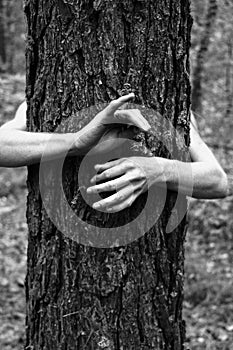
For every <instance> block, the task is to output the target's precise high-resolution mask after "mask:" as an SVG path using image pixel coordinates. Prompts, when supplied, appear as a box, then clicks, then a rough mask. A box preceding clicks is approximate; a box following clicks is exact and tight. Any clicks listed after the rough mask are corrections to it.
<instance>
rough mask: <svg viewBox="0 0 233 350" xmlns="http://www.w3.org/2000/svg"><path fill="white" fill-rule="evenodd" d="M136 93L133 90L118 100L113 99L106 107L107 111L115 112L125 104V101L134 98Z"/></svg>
mask: <svg viewBox="0 0 233 350" xmlns="http://www.w3.org/2000/svg"><path fill="white" fill-rule="evenodd" d="M134 97H135V95H134V93H133V92H131V93H130V94H128V95H124V96H121V97H119V98H118V99H117V100H113V101H111V102H110V103H109V105H108V106H107V107H106V112H107V113H114V112H116V110H117V109H118V108H120V107H122V106H123V105H124V103H127V102H129V101H130V100H132V99H134Z"/></svg>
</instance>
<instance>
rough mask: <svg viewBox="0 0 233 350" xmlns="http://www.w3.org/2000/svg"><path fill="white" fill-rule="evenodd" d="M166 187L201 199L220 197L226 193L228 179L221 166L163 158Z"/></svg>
mask: <svg viewBox="0 0 233 350" xmlns="http://www.w3.org/2000/svg"><path fill="white" fill-rule="evenodd" d="M163 166H164V172H165V174H166V182H167V186H168V189H170V190H173V191H177V192H178V191H180V192H181V193H183V194H185V195H188V196H191V197H194V198H202V199H214V198H221V197H225V196H226V195H227V191H228V181H227V177H226V175H225V173H224V172H223V171H222V169H221V167H219V168H216V166H215V167H214V166H213V165H212V163H207V162H194V163H184V162H180V161H177V160H167V159H164V160H163Z"/></svg>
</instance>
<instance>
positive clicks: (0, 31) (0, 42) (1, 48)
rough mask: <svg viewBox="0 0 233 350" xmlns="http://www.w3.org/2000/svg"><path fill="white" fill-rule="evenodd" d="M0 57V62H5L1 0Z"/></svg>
mask: <svg viewBox="0 0 233 350" xmlns="http://www.w3.org/2000/svg"><path fill="white" fill-rule="evenodd" d="M0 58H1V61H0V63H6V42H5V25H4V13H3V1H2V0H0Z"/></svg>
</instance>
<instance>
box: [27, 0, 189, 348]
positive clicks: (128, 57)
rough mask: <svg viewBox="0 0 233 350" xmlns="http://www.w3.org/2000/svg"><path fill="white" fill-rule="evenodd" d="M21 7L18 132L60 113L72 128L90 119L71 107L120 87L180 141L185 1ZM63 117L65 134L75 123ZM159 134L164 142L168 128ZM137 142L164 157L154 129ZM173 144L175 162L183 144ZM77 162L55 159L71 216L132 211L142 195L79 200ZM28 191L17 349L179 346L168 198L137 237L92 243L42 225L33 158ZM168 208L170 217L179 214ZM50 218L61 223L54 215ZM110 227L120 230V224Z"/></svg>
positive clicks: (185, 87)
mask: <svg viewBox="0 0 233 350" xmlns="http://www.w3.org/2000/svg"><path fill="white" fill-rule="evenodd" d="M25 13H26V17H27V23H28V36H27V52H26V58H27V88H26V94H27V102H28V113H27V117H28V130H31V131H35V132H39V131H40V132H44V131H49V132H52V131H54V130H55V128H56V127H57V126H58V125H59V124H60V123H61V121H62V120H63V121H64V120H66V119H67V120H68V118H69V116H70V115H73V116H75V115H77V117H76V118H77V119H76V125H78V126H79V125H81V124H82V123H84V122H85V123H86V122H87V119H88V118H90V117H89V116H88V115H86V114H85V113H83V114H80V113H78V111H79V110H81V109H83V108H85V107H88V106H91V105H94V104H96V103H97V102H109V101H110V100H112V99H113V98H116V97H118V95H119V91H120V90H121V89H122V87H123V85H124V83H126V82H128V83H130V84H131V86H132V87H133V88H134V89H135V90H136V92H137V101H136V102H137V104H140V105H145V106H147V107H148V108H153V109H156V110H157V111H158V112H159V113H160V114H161V115H162V116H163V118H168V119H169V120H170V121H171V123H172V124H173V125H175V126H176V127H177V128H178V127H179V129H181V130H183V131H182V133H183V135H184V138H185V142H186V144H187V143H188V139H189V137H188V115H189V108H190V84H189V74H188V73H189V56H188V54H189V45H190V30H191V18H190V13H189V2H188V1H177V0H172V1H169V2H167V1H148V0H142V1H132V0H126V1H122V2H121V1H118V0H113V1H104V0H99V1H88V0H69V1H68V0H66V1H64V0H57V1H53V0H38V1H37V0H31V1H25ZM145 117H146V116H145ZM152 117H153V116H150V118H151V123H153V120H152V119H153V118H152ZM164 120H165V119H164ZM74 124H75V123H73V124H72V123H71V125H69V131H74V130H76V129H77V127H76V126H75V125H74ZM155 126H156V125H155ZM162 127H163V128H164V127H165V126H161V128H162ZM161 130H162V129H161ZM161 130H160V133H161V132H162V131H161ZM165 131H166V130H163V132H164V135H166V136H164V137H165V138H166V142H167V144H170V145H173V144H174V142H175V138H174V135H173V134H172V133H171V132H169V130H167V132H165ZM158 133H159V130H158ZM139 138H140V141H141V145H142V147H141V148H142V149H143V145H144V146H145V145H147V147H150V148H151V149H153V154H154V155H157V156H169V155H168V152H167V151H166V150H165V149H164V147H162V145H161V143H160V142H159V141H158V140H157V139H156V135H155V134H153V133H152V134H151V137H150V138H149V139H146V137H145V135H144V136H143V135H141V136H139ZM176 148H177V149H178V151H179V156H180V157H181V158H182V157H183V158H184V157H186V148H185V147H184V146H183V145H181V144H177V145H176ZM81 160H82V159H78V158H75V159H74V158H73V159H67V160H66V161H65V164H64V167H63V187H64V191H65V193H66V197H67V200H68V202H69V203H70V204H71V206H72V209H73V210H74V211H75V212H76V213H77V214H78V215H79V217H81V218H82V219H83V220H86V221H88V222H89V223H91V224H92V225H93V227H95V226H97V225H98V224H99V225H100V226H101V225H102V226H103V227H106V228H111V227H115V226H117V223H120V224H121V225H122V226H123V225H124V223H125V222H127V220H128V221H129V220H130V218H131V217H134V216H135V215H136V216H137V214H138V213H139V212H140V210H141V209H142V206H143V203H144V202H145V200H146V196H147V194H144V195H142V196H141V198H139V200H137V201H136V202H135V203H134V204H133V205H132V206H131V207H130V208H128V209H126V210H124V212H123V213H116V214H111V215H108V214H104V213H97V212H94V210H92V209H91V208H90V207H89V206H88V205H86V204H85V202H84V201H83V200H82V197H81V195H80V189H79V185H78V176H77V173H78V170H79V164H80V162H81ZM54 166H55V165H54ZM87 171H88V169H87ZM56 180H57V179H56V172H55V175H54V174H52V173H48V177H47V181H48V182H49V183H50V184H51V188H53V186H54V184H55V183H56ZM28 189H29V195H28V207H27V218H28V226H29V245H28V271H27V278H26V299H27V319H26V325H27V330H26V332H27V340H26V346H25V349H27V350H29V349H31V350H32V349H33V350H38V349H40V350H41V349H48V350H53V349H54V350H58V349H69V350H72V349H94V350H98V349H105V350H106V349H108V350H113V349H114V350H115V349H116V350H120V349H127V350H130V349H132V350H133V349H148V350H149V349H150V350H151V349H164V350H169V349H174V350H178V349H183V348H184V346H183V343H184V338H185V325H184V321H183V320H182V300H183V277H184V239H185V225H186V222H185V218H183V220H182V221H181V223H180V224H179V225H178V227H177V228H176V229H174V230H173V232H172V233H170V234H167V233H166V226H167V223H168V220H169V217H170V215H171V210H172V208H173V206H174V203H175V201H176V195H175V194H174V193H168V195H167V200H166V206H165V208H164V210H163V212H162V215H161V216H160V218H159V220H158V221H157V222H156V224H154V226H153V227H152V228H151V229H150V230H149V231H148V232H147V233H146V234H144V235H142V236H141V237H140V238H139V239H137V240H135V241H133V242H131V243H130V244H125V245H121V246H119V247H114V248H104V247H103V248H97V247H95V246H94V247H91V246H88V245H84V244H79V243H77V242H76V241H75V240H74V239H71V238H70V237H69V236H67V235H64V234H62V233H61V232H60V231H59V230H58V229H57V228H56V227H55V226H54V225H53V223H52V222H51V220H50V218H49V216H48V214H47V213H46V210H45V207H44V205H43V203H42V199H41V196H40V189H39V166H37V165H36V166H30V167H29V173H28ZM47 195H48V196H50V195H51V194H50V193H48V194H47ZM159 201H160V199H159V196H158V198H155V201H154V202H153V206H154V208H153V209H154V210H155V211H156V210H157V209H156V206H159V205H160V203H159ZM58 202H59V201H56V203H57V206H59V205H58ZM154 203H156V205H155V204H154ZM183 204H184V205H186V201H185V198H183V202H182V205H183ZM135 213H136V214H135ZM146 215H147V214H145V215H144V220H146ZM174 215H175V216H177V217H176V218H175V219H177V220H178V216H179V210H178V212H177V213H175V214H174ZM59 216H60V218H61V220H62V221H63V222H65V223H67V222H68V221H69V217H66V213H65V212H62V211H61V212H59ZM138 226H140V225H139V224H138V223H137V224H136V225H135V230H137V229H138ZM93 234H94V235H95V230H94V228H93ZM119 234H123V235H126V236H127V235H130V234H132V232H128V231H127V230H124V226H123V228H122V229H121V228H120V229H119ZM90 245H91V243H90Z"/></svg>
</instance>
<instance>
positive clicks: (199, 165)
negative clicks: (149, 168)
mask: <svg viewBox="0 0 233 350" xmlns="http://www.w3.org/2000/svg"><path fill="white" fill-rule="evenodd" d="M190 137H191V144H190V149H189V150H190V156H191V159H192V163H183V162H180V161H176V160H174V161H172V162H170V164H168V165H167V169H168V171H167V174H168V179H167V184H168V188H170V189H171V190H178V187H179V190H180V191H181V192H183V193H185V194H186V193H187V194H189V195H191V196H192V197H194V198H203V199H213V198H221V197H225V196H226V195H227V192H228V181H227V176H226V174H225V172H224V170H223V169H222V167H221V166H220V164H219V162H218V161H217V159H216V158H215V156H214V155H213V153H212V151H211V150H210V149H209V147H208V146H207V145H206V144H205V142H204V141H203V140H202V139H201V137H200V135H199V133H198V130H197V125H196V121H195V118H194V116H193V115H191V128H190ZM190 171H191V172H190ZM179 178H180V180H179ZM190 190H192V193H191V194H190Z"/></svg>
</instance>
